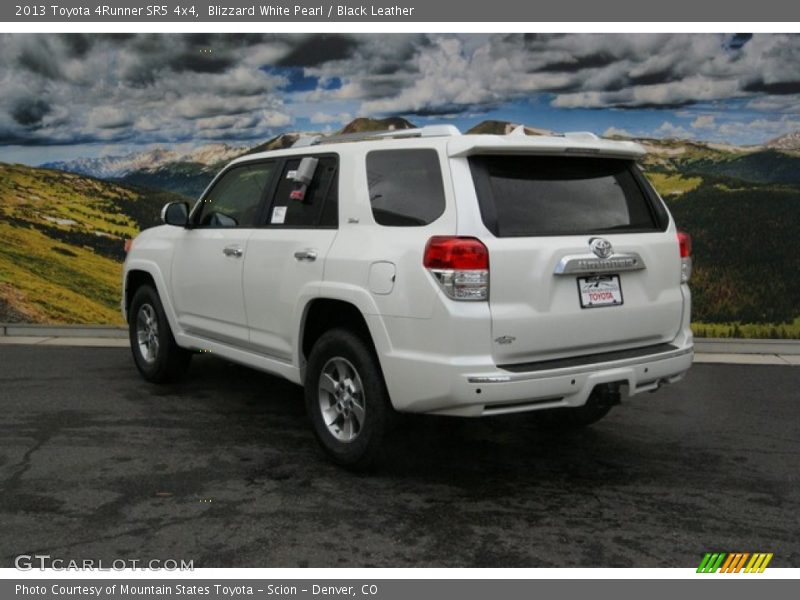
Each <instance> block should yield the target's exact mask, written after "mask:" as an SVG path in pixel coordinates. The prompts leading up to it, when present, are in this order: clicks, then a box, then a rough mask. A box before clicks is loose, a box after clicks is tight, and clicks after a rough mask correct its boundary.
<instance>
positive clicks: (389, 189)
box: [367, 149, 445, 227]
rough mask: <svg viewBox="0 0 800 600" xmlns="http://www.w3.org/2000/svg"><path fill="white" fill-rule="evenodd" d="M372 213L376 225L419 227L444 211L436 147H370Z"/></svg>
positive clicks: (369, 166) (368, 158)
mask: <svg viewBox="0 0 800 600" xmlns="http://www.w3.org/2000/svg"><path fill="white" fill-rule="evenodd" d="M367 182H368V185H369V201H370V204H371V206H372V216H373V217H374V218H375V222H376V223H378V224H379V225H387V226H393V227H419V226H423V225H428V224H429V223H432V222H433V221H435V220H436V219H438V218H439V217H440V216H442V214H443V213H444V209H445V199H444V186H443V184H442V170H441V167H440V166H439V155H438V154H437V152H436V150H431V149H420V150H373V151H372V152H370V153H368V154H367Z"/></svg>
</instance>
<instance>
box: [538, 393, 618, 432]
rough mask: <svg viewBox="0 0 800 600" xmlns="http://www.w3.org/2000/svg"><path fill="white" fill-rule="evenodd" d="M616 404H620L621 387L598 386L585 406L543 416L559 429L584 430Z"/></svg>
mask: <svg viewBox="0 0 800 600" xmlns="http://www.w3.org/2000/svg"><path fill="white" fill-rule="evenodd" d="M615 404H619V387H618V386H614V385H611V386H598V387H596V388H595V389H594V390H593V391H592V393H591V394H590V395H589V399H588V400H587V401H586V404H584V405H583V406H577V407H575V408H557V409H554V410H548V411H546V412H545V413H544V414H543V415H542V416H543V417H544V419H545V423H546V424H547V425H548V426H552V427H555V428H557V429H583V428H584V427H588V426H589V425H593V424H594V423H597V422H598V421H599V420H600V419H602V418H603V417H605V416H606V415H607V414H608V413H609V412H611V408H612V407H613V406H614V405H615Z"/></svg>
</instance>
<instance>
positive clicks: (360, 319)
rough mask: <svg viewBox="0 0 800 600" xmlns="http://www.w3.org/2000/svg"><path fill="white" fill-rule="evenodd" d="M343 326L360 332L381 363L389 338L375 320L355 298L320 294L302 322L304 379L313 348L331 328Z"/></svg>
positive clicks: (300, 338)
mask: <svg viewBox="0 0 800 600" xmlns="http://www.w3.org/2000/svg"><path fill="white" fill-rule="evenodd" d="M337 328H343V329H348V330H350V331H353V332H354V333H356V334H357V335H359V336H360V337H361V338H362V339H363V340H364V341H365V342H366V343H367V344H368V345H369V346H370V348H371V349H372V351H373V352H374V353H375V356H376V358H377V360H378V364H381V352H382V351H383V350H384V349H385V348H386V347H387V344H388V338H387V337H386V334H385V332H384V331H381V330H380V328H379V327H377V326H376V325H375V320H374V319H372V318H368V315H367V314H365V312H364V311H363V310H362V308H360V307H359V306H357V305H356V303H354V302H353V301H351V300H349V299H348V300H345V299H341V298H335V297H318V298H313V299H311V300H309V301H308V302H307V303H306V305H305V307H304V309H303V316H302V319H301V322H300V329H299V335H298V342H297V362H298V365H299V367H300V373H301V378H305V368H306V363H307V360H308V357H309V355H310V354H311V350H312V348H313V347H314V344H315V343H316V341H317V340H319V338H320V337H322V335H323V334H324V333H325V332H326V331H330V330H331V329H337Z"/></svg>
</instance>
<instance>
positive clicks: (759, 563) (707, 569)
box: [697, 552, 772, 573]
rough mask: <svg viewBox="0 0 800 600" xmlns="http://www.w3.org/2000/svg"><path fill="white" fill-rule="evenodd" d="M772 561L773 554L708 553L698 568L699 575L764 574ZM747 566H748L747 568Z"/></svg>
mask: <svg viewBox="0 0 800 600" xmlns="http://www.w3.org/2000/svg"><path fill="white" fill-rule="evenodd" d="M771 560H772V552H753V553H752V554H751V553H750V552H733V553H731V554H726V553H725V552H706V555H705V556H704V557H703V560H701V561H700V566H699V567H697V572H698V573H739V572H741V573H763V572H764V569H766V568H767V565H768V564H769V561H771ZM745 565H746V566H745Z"/></svg>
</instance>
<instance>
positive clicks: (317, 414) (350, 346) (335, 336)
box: [305, 329, 391, 468]
mask: <svg viewBox="0 0 800 600" xmlns="http://www.w3.org/2000/svg"><path fill="white" fill-rule="evenodd" d="M335 357H341V358H344V359H346V360H348V361H349V362H350V363H351V364H352V365H353V367H354V368H355V370H356V371H357V372H358V376H359V377H360V378H361V383H362V385H363V386H364V405H365V413H364V414H365V417H364V424H363V428H362V430H361V432H360V433H359V434H358V436H357V437H356V439H355V440H353V441H352V442H342V441H339V440H337V439H336V438H335V437H334V436H333V434H331V432H330V431H328V428H327V426H326V425H325V423H324V421H323V418H322V411H321V409H320V405H319V396H318V385H319V377H320V374H321V372H322V369H323V367H324V366H325V364H326V363H327V362H328V361H329V360H330V359H331V358H335ZM305 401H306V411H307V413H308V416H309V419H310V420H311V425H312V429H313V431H314V435H315V436H316V437H317V440H318V441H319V442H320V444H321V445H322V446H323V448H324V449H325V451H326V452H327V453H328V455H329V456H330V457H331V458H332V459H333V460H334V461H335V462H336V463H338V464H340V465H344V466H348V467H352V468H363V467H368V466H371V465H373V464H374V463H375V462H376V461H377V460H378V458H379V456H380V454H381V444H382V442H383V438H384V435H385V433H386V429H387V422H388V420H389V414H390V412H391V405H390V402H389V395H388V392H387V391H386V385H385V383H384V380H383V374H382V372H381V369H380V365H379V363H378V359H377V357H376V356H375V353H374V352H373V350H372V349H371V348H370V347H369V346H368V345H367V344H366V343H365V342H364V340H362V339H361V338H360V337H359V336H357V335H355V334H354V333H352V332H350V331H347V330H343V329H334V330H331V331H328V332H327V333H325V334H323V335H322V337H320V339H319V340H318V341H317V343H316V344H315V345H314V348H313V349H312V351H311V356H310V357H309V361H308V366H307V369H306V381H305Z"/></svg>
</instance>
